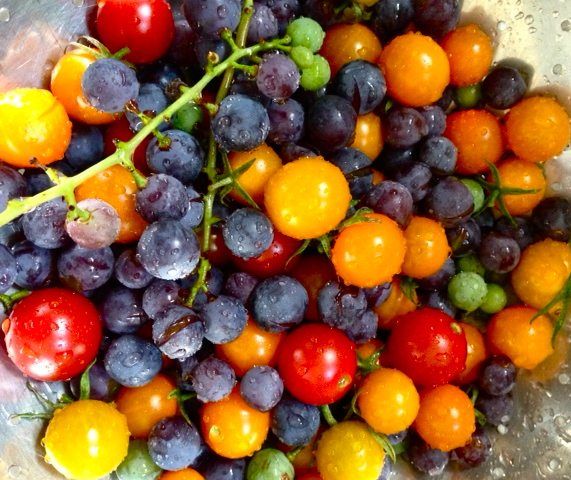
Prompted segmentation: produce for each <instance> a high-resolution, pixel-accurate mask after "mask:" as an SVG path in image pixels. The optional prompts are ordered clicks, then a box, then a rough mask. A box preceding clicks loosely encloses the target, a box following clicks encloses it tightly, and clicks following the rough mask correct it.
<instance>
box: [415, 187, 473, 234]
mask: <svg viewBox="0 0 571 480" xmlns="http://www.w3.org/2000/svg"><path fill="white" fill-rule="evenodd" d="M426 208H427V212H428V214H429V215H430V216H431V217H433V218H435V219H436V220H438V221H439V222H441V223H442V224H443V225H444V226H445V227H452V226H454V225H456V224H457V223H459V222H461V221H463V220H465V219H466V218H467V217H468V216H469V215H470V214H471V213H472V212H473V211H474V198H473V197H472V194H471V193H470V190H468V187H467V186H466V185H464V184H463V183H462V182H461V181H460V180H458V179H456V178H454V177H446V178H443V179H441V180H439V181H438V182H437V183H436V185H434V187H432V190H431V192H430V194H429V195H428V197H427V202H426Z"/></svg>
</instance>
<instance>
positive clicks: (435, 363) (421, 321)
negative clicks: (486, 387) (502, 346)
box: [387, 307, 467, 387]
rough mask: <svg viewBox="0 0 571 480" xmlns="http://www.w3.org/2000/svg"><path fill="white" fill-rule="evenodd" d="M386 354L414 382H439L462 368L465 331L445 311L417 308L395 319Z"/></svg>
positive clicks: (452, 375) (450, 377)
mask: <svg viewBox="0 0 571 480" xmlns="http://www.w3.org/2000/svg"><path fill="white" fill-rule="evenodd" d="M387 355H388V356H389V358H390V362H391V365H393V366H394V367H395V368H397V369H398V370H400V371H402V372H403V373H405V374H406V375H408V376H409V377H410V378H411V379H412V380H413V382H414V383H416V384H417V385H422V386H426V387H429V386H434V385H443V384H445V383H448V382H450V381H452V380H454V379H455V378H456V377H457V376H458V375H459V374H460V373H461V372H462V371H463V370H464V367H465V365H466V355H467V342H466V335H465V334H464V331H463V330H462V328H461V327H460V326H459V325H458V324H457V323H455V322H454V319H453V318H452V317H450V316H449V315H446V314H445V313H444V312H441V311H440V310H436V309H433V308H428V307H425V308H421V309H418V310H416V311H414V312H410V313H407V314H406V315H403V316H401V317H399V318H397V319H396V324H395V326H394V327H393V329H392V331H391V335H390V337H389V340H388V343H387Z"/></svg>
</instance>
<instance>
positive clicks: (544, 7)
mask: <svg viewBox="0 0 571 480" xmlns="http://www.w3.org/2000/svg"><path fill="white" fill-rule="evenodd" d="M381 1H382V0H381ZM173 3H174V2H173ZM93 4H94V0H0V91H2V90H6V89H9V88H12V87H13V86H16V85H19V86H22V85H26V86H39V85H43V84H45V81H46V79H47V78H48V75H49V72H50V70H51V67H52V66H53V63H54V61H55V60H57V58H58V56H59V55H60V54H61V52H62V51H63V49H64V48H65V46H66V43H67V41H68V40H69V39H71V38H75V37H76V36H77V35H78V34H79V33H84V32H86V31H87V25H88V22H87V20H86V18H87V17H88V16H89V12H90V9H91V7H92V5H93ZM467 21H476V22H478V23H480V24H482V25H483V26H484V27H485V29H486V30H487V31H488V32H489V33H491V34H492V35H493V38H494V41H495V43H496V47H497V50H496V60H498V61H499V60H502V59H506V58H517V59H522V60H524V61H525V62H526V63H527V64H529V65H532V66H533V69H532V70H533V81H532V86H533V89H534V90H538V91H546V92H550V93H553V94H555V95H557V97H558V98H559V99H560V100H561V101H562V102H563V103H565V104H566V106H567V107H568V108H569V109H570V110H571V0H465V1H464V16H463V22H467ZM546 170H547V174H548V178H549V181H550V184H551V188H552V191H555V192H557V193H558V194H565V195H569V196H571V152H569V151H567V152H565V153H564V154H563V155H562V156H561V157H560V158H559V159H555V160H553V161H551V162H549V164H548V165H547V169H546ZM569 333H570V332H569V329H568V330H567V331H566V332H565V333H564V334H562V335H561V338H560V342H559V346H558V349H557V352H556V354H555V355H554V356H553V358H551V359H550V360H548V361H547V362H546V364H544V365H542V366H540V367H539V368H538V369H536V371H534V372H522V373H521V374H520V382H519V383H518V387H517V392H516V399H517V415H516V417H515V418H514V419H513V420H512V422H511V424H510V425H509V427H508V428H506V429H500V431H498V432H497V433H496V434H495V435H494V438H493V441H494V456H493V458H492V459H491V461H490V462H488V464H486V465H485V466H483V467H482V468H480V469H476V470H472V471H467V472H456V471H448V472H446V473H445V474H444V475H443V476H442V477H441V478H443V479H446V480H460V479H472V480H489V479H491V480H494V479H502V478H505V479H518V480H535V479H554V480H571V368H570V364H569V340H568V338H569ZM42 388H44V389H46V391H47V393H52V394H53V393H57V391H59V389H60V388H61V385H57V384H56V385H50V386H46V385H44V386H42ZM39 409H40V405H39V404H38V403H37V402H36V401H35V399H34V397H33V396H32V395H31V393H30V392H29V391H27V390H26V388H25V380H24V379H23V378H22V376H21V375H20V374H19V372H17V371H16V370H15V368H14V367H12V366H11V364H10V362H9V361H8V359H7V357H6V354H5V352H4V351H3V350H2V349H0V479H1V480H4V479H26V480H52V479H54V480H55V479H58V478H61V477H60V476H58V475H57V473H56V472H55V471H54V470H53V469H51V467H49V466H47V465H45V463H44V462H43V460H42V449H41V446H40V445H39V439H40V435H41V433H42V428H43V427H42V425H41V422H27V421H20V422H14V421H12V420H9V416H10V415H11V414H13V413H16V412H23V411H38V410H39ZM393 478H395V479H396V478H399V479H400V478H403V479H412V478H416V475H415V474H414V472H413V471H412V470H411V469H410V467H408V466H406V465H404V464H403V465H399V468H398V474H396V475H394V477H393ZM347 480H358V479H347Z"/></svg>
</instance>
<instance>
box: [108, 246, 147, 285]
mask: <svg viewBox="0 0 571 480" xmlns="http://www.w3.org/2000/svg"><path fill="white" fill-rule="evenodd" d="M115 278H116V279H117V280H118V281H119V283H121V284H122V285H125V286H126V287H128V288H145V287H147V286H148V285H149V284H150V283H151V282H152V280H153V276H152V275H151V274H150V273H148V272H147V271H146V270H145V268H144V267H143V266H142V265H141V262H139V260H138V259H137V254H136V252H135V251H134V250H131V249H127V250H125V251H124V252H123V253H122V254H121V255H119V257H118V258H117V261H116V262H115Z"/></svg>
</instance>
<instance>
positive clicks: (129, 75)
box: [81, 58, 139, 113]
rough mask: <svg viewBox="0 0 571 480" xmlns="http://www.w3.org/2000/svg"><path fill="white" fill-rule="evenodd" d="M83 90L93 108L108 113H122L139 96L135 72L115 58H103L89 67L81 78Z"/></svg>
mask: <svg viewBox="0 0 571 480" xmlns="http://www.w3.org/2000/svg"><path fill="white" fill-rule="evenodd" d="M81 88H82V90H83V94H84V95H85V97H86V98H87V101H88V102H89V103H90V104H91V105H92V106H94V107H95V108H97V109H98V110H102V111H104V112H107V113H117V112H120V111H122V110H123V108H124V107H125V104H126V103H127V102H128V101H129V100H134V99H135V98H137V95H138V94H139V82H138V80H137V76H136V75H135V72H134V70H132V69H131V68H129V67H128V66H127V65H125V64H124V63H123V62H121V61H119V60H116V59H114V58H103V59H100V60H96V61H95V62H93V63H92V64H91V65H89V67H87V69H86V70H85V73H84V74H83V77H82V78H81Z"/></svg>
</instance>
